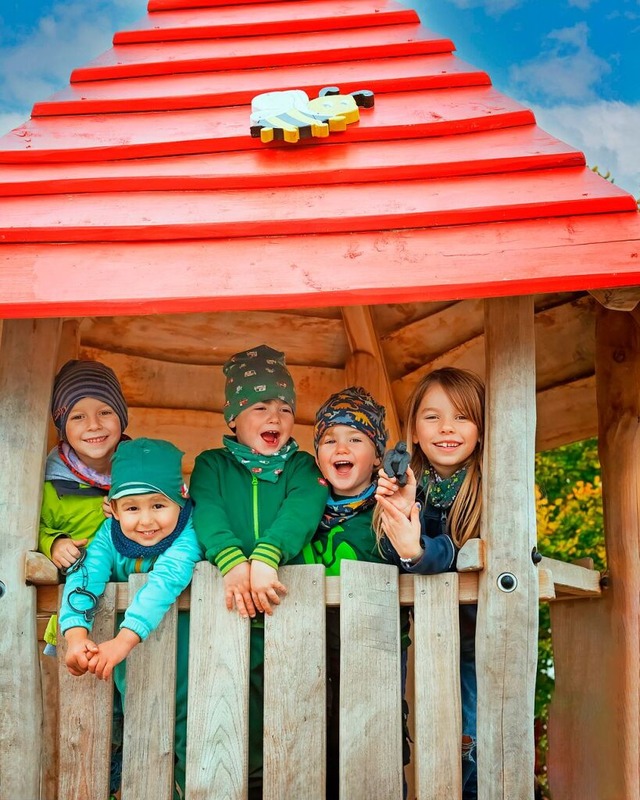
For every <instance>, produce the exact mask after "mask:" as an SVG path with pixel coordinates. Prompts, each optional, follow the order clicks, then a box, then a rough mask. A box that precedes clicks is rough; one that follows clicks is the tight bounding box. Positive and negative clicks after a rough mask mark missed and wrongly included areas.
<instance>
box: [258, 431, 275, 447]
mask: <svg viewBox="0 0 640 800" xmlns="http://www.w3.org/2000/svg"><path fill="white" fill-rule="evenodd" d="M260 436H261V437H262V440H263V441H264V442H265V444H268V445H269V447H276V446H277V444H278V442H279V441H280V432H279V431H265V432H264V433H261V434H260Z"/></svg>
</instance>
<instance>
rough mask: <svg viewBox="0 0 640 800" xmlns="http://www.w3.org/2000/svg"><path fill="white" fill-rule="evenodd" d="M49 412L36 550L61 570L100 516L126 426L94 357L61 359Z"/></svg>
mask: <svg viewBox="0 0 640 800" xmlns="http://www.w3.org/2000/svg"><path fill="white" fill-rule="evenodd" d="M51 415H52V417H53V422H54V425H55V426H56V429H57V431H58V435H59V442H58V444H57V445H56V447H55V448H54V449H53V450H52V451H51V452H50V453H49V456H48V458H47V463H46V466H45V484H44V490H43V496H42V508H41V510H40V531H39V538H38V549H39V550H40V551H41V552H42V553H44V554H45V555H46V556H48V557H49V558H50V559H51V560H52V561H53V563H54V564H55V565H56V567H58V569H66V568H68V567H70V566H71V565H72V564H73V563H74V562H75V561H76V560H77V559H78V557H79V555H80V550H79V549H78V548H80V547H82V546H84V545H86V544H88V543H89V542H90V541H91V538H92V537H93V535H94V533H95V532H96V531H97V530H98V528H99V527H100V525H101V524H102V522H103V521H104V516H105V515H104V513H103V510H102V505H103V501H104V498H105V497H106V495H107V492H108V491H109V487H110V485H111V477H110V476H111V457H112V455H113V454H114V453H115V450H116V447H117V446H118V444H119V443H120V441H121V440H122V438H123V436H122V434H123V433H124V430H125V428H126V427H127V422H128V416H127V403H126V401H125V399H124V396H123V394H122V389H121V388H120V384H119V382H118V379H117V378H116V376H115V374H114V372H113V370H112V369H110V368H109V367H107V366H105V365H104V364H101V363H100V362H98V361H67V363H66V364H65V365H64V366H63V367H62V369H61V370H60V371H59V372H58V374H57V375H56V377H55V381H54V384H53V397H52V400H51ZM52 643H55V640H54V641H53V642H52Z"/></svg>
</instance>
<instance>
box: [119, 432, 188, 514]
mask: <svg viewBox="0 0 640 800" xmlns="http://www.w3.org/2000/svg"><path fill="white" fill-rule="evenodd" d="M183 455H184V454H183V452H182V450H178V448H177V447H176V446H175V445H173V444H171V442H166V441H165V440H164V439H144V438H142V439H132V440H131V441H129V442H122V443H121V444H120V445H119V447H118V449H117V450H116V452H115V453H114V455H113V458H112V460H111V489H110V490H109V495H108V497H109V500H117V499H118V498H119V497H128V496H130V495H132V494H154V493H155V492H158V493H159V494H163V495H164V496H165V497H168V498H169V500H173V502H174V503H177V504H178V505H179V506H180V507H181V508H182V507H183V506H184V504H185V503H186V501H187V496H188V495H187V489H186V486H185V485H184V479H183V477H182V456H183Z"/></svg>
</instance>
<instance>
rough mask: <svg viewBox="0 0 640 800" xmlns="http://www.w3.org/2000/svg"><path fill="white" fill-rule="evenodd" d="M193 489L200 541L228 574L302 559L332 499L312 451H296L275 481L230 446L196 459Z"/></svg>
mask: <svg viewBox="0 0 640 800" xmlns="http://www.w3.org/2000/svg"><path fill="white" fill-rule="evenodd" d="M189 491H190V494H191V498H192V499H193V501H194V503H195V510H194V515H193V520H194V525H195V528H196V533H197V536H198V540H199V541H200V543H201V544H202V546H203V548H204V551H205V557H206V559H207V560H208V561H210V562H211V563H213V564H216V565H217V566H218V567H219V568H220V571H221V572H222V574H223V575H225V574H226V573H227V572H229V570H230V569H232V568H233V567H235V566H236V565H237V564H240V563H242V562H243V561H246V560H247V559H250V558H253V559H257V560H259V561H264V562H265V563H267V564H270V565H271V566H273V567H275V568H276V569H277V567H278V566H279V565H280V564H289V563H292V562H293V561H294V560H296V559H298V557H299V555H300V553H301V551H302V549H303V548H304V546H305V545H306V544H308V543H309V541H310V540H311V537H312V536H313V534H314V533H315V532H316V528H317V527H318V523H319V522H320V518H321V516H322V513H323V511H324V506H325V503H326V500H327V495H328V488H327V485H326V482H325V480H324V478H323V477H322V475H321V474H320V471H319V470H318V468H317V466H316V464H315V461H314V460H313V458H312V456H310V455H309V453H304V452H301V451H297V452H296V453H294V454H293V456H291V458H290V460H289V461H287V462H286V464H285V466H284V470H283V472H282V473H281V474H280V476H279V477H278V480H277V481H276V482H275V483H271V482H270V481H265V480H259V479H258V478H257V477H256V476H255V475H252V474H251V473H250V472H249V470H248V469H247V468H246V467H245V466H243V465H242V464H240V463H239V462H238V460H237V459H236V458H235V456H234V455H233V454H232V453H231V452H230V451H229V450H228V449H227V448H226V447H220V448H217V449H215V450H205V452H204V453H201V454H200V455H199V456H198V457H197V458H196V462H195V466H194V468H193V473H192V475H191V486H190V490H189Z"/></svg>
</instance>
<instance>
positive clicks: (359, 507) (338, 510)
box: [318, 481, 377, 531]
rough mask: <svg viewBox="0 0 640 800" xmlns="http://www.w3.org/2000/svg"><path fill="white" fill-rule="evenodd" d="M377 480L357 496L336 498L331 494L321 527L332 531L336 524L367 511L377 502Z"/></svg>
mask: <svg viewBox="0 0 640 800" xmlns="http://www.w3.org/2000/svg"><path fill="white" fill-rule="evenodd" d="M376 483H377V482H376V481H374V482H373V483H372V484H371V485H370V486H367V488H366V489H365V490H364V492H360V494H359V495H358V496H357V497H340V498H335V497H333V496H332V495H329V498H328V499H327V504H326V506H325V508H324V514H323V515H322V519H321V520H320V524H319V526H318V527H319V528H320V530H323V531H330V530H331V529H332V528H335V526H336V525H342V524H343V523H344V522H346V521H347V520H348V519H351V517H355V515H356V514H359V513H360V512H361V511H366V510H367V509H369V508H371V507H372V506H374V505H375V504H376V498H375V491H376Z"/></svg>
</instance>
